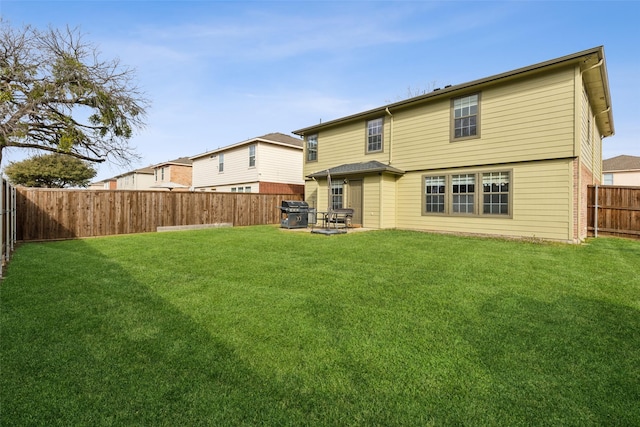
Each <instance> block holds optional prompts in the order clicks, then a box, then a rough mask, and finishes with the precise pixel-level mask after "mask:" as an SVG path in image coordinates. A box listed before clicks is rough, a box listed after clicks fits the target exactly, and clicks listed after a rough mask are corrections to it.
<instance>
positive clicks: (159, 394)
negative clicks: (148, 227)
mask: <svg viewBox="0 0 640 427" xmlns="http://www.w3.org/2000/svg"><path fill="white" fill-rule="evenodd" d="M53 259H59V264H63V265H62V266H61V267H60V268H59V269H55V270H51V269H47V268H46V265H50V264H49V263H48V262H47V263H42V262H40V260H49V261H50V260H53ZM14 261H15V262H14V263H13V264H12V265H11V270H10V271H9V272H8V275H7V277H6V279H5V281H4V282H3V283H2V285H1V286H2V288H1V292H2V294H1V296H2V298H1V301H0V303H1V308H2V310H1V315H0V319H1V323H0V330H1V339H2V349H1V351H0V354H1V359H0V363H1V366H2V375H1V378H0V389H1V391H0V396H1V412H0V419H1V420H2V421H1V422H2V424H3V425H49V426H50V425H64V426H68V425H92V426H96V425H154V426H159V425H171V426H176V425H258V424H263V423H266V424H271V425H293V424H298V425H299V424H303V423H304V421H305V417H304V414H303V413H302V411H301V409H300V408H299V406H298V405H297V403H298V402H296V401H295V398H293V399H292V396H291V395H290V394H288V395H284V394H283V393H287V392H286V391H283V390H281V389H280V387H279V386H278V385H277V384H270V383H269V382H268V381H265V379H264V378H260V377H259V376H257V375H256V374H255V373H254V372H253V371H252V369H251V368H250V367H249V366H248V365H247V364H246V363H245V362H243V361H242V360H241V359H240V358H239V357H238V356H237V355H236V354H235V353H234V350H233V349H232V348H229V347H228V346H226V345H224V344H223V343H221V342H219V341H216V340H215V339H213V338H212V336H211V335H210V334H209V333H208V332H207V331H206V330H204V329H203V328H201V327H200V326H199V325H198V324H196V323H195V322H194V321H193V320H192V319H190V318H189V317H187V316H185V315H184V314H183V313H181V312H180V311H178V310H177V309H176V308H175V307H173V306H172V305H170V304H169V303H167V302H166V301H164V300H163V299H161V298H159V297H158V296H156V295H155V294H154V293H153V292H152V291H151V290H150V289H149V288H148V287H147V286H145V284H143V283H137V282H136V281H135V280H133V279H132V278H131V276H130V275H128V274H127V273H126V272H124V271H123V270H122V269H121V268H120V267H119V266H118V265H117V264H115V263H113V262H111V261H109V260H107V259H105V258H104V257H103V256H102V255H101V254H100V253H98V252H96V251H94V250H93V249H92V248H91V247H90V246H88V245H86V244H85V243H83V242H81V241H74V242H56V243H48V244H28V245H23V246H22V247H21V248H20V251H19V253H17V254H16V257H15V259H14ZM87 266H90V268H87ZM283 402H289V403H288V404H287V405H285V404H283Z"/></svg>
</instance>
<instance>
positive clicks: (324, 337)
mask: <svg viewBox="0 0 640 427" xmlns="http://www.w3.org/2000/svg"><path fill="white" fill-rule="evenodd" d="M225 236H227V234H225ZM241 236H243V235H241ZM244 236H245V237H244V238H246V239H247V240H246V241H251V242H254V241H255V240H256V239H255V233H254V232H253V231H252V232H251V233H250V234H246V235H244ZM288 236H289V237H287V240H286V242H285V243H287V242H288V243H287V244H288V245H291V248H293V249H290V250H289V252H287V253H297V251H299V246H300V242H299V241H298V240H294V237H292V236H290V235H288ZM354 236H355V235H354ZM227 237H228V238H229V239H235V240H230V241H233V242H235V243H237V242H238V237H237V236H236V235H235V234H234V235H233V237H229V236H227ZM304 238H307V237H304ZM363 238H364V237H359V239H363ZM175 239H178V237H175ZM184 239H185V237H184V236H180V240H184ZM300 239H301V238H300ZM366 239H369V238H368V237H367V238H366ZM119 241H120V240H119V239H110V240H106V239H105V240H104V241H101V243H100V245H98V244H95V245H94V244H91V245H90V244H87V243H86V242H83V241H73V242H56V243H49V244H28V245H24V246H22V247H21V248H20V250H19V251H18V252H17V253H16V256H15V258H14V260H13V262H12V264H11V266H10V269H9V270H8V272H7V277H6V279H5V281H4V282H2V284H0V296H1V298H0V305H1V307H0V308H1V309H0V333H1V336H0V341H1V342H2V347H1V349H0V366H1V367H2V370H1V375H0V398H1V406H0V420H1V422H2V424H6V425H65V426H66V425H91V426H94V425H154V426H155V425H172V426H174V425H278V426H283V425H429V424H434V423H437V424H443V425H549V424H569V425H589V424H591V425H603V424H618V425H625V424H628V425H633V424H637V421H638V419H640V414H639V413H638V407H637V405H635V404H634V403H635V402H637V400H638V398H639V397H640V396H639V395H638V376H637V375H635V374H637V372H638V366H640V361H639V360H638V350H637V348H638V344H639V343H640V337H639V336H638V334H639V332H638V331H639V330H640V328H638V325H640V316H639V313H638V311H637V310H634V309H632V308H629V307H622V306H618V305H615V304H611V303H608V302H606V299H604V298H603V299H602V300H591V299H588V298H581V297H579V296H576V295H573V294H571V293H570V292H568V291H566V290H565V289H564V288H562V289H560V290H557V289H556V292H554V293H541V294H539V295H542V296H544V297H547V299H546V300H541V299H535V298H531V297H527V296H524V295H523V294H521V293H519V292H522V291H523V289H525V290H526V288H521V287H515V288H510V289H515V291H510V292H506V293H504V292H503V291H502V289H506V288H496V287H492V288H491V289H490V290H491V292H488V291H487V289H486V287H485V288H484V290H485V292H484V293H482V292H480V293H478V294H475V293H473V291H469V289H473V288H469V287H465V286H458V285H457V284H458V281H459V282H460V283H463V281H462V278H459V279H458V278H456V277H454V278H451V279H450V280H443V281H440V279H442V278H443V276H444V275H446V273H447V272H446V271H443V272H438V274H437V275H434V276H433V279H434V283H433V284H431V285H429V286H425V285H421V284H420V283H416V280H415V277H416V275H419V272H418V271H417V270H416V268H415V267H411V266H410V265H407V266H405V267H402V268H401V267H399V266H398V265H396V264H395V261H394V268H393V269H389V270H384V272H386V273H385V274H389V275H390V276H389V277H387V276H384V275H381V276H380V277H378V278H371V277H369V278H363V277H362V276H363V274H362V273H364V274H367V273H368V272H370V270H369V269H364V267H363V268H362V271H360V270H358V269H357V268H356V267H354V266H353V265H350V266H347V265H346V264H345V265H341V264H339V266H340V267H343V268H341V270H349V269H351V270H349V271H347V272H346V273H345V274H342V275H340V283H338V285H332V286H326V287H325V288H318V287H319V286H321V283H320V282H321V281H318V280H316V281H313V282H312V281H311V279H313V276H318V275H321V274H326V270H324V269H319V268H318V269H317V270H309V266H308V265H307V270H308V271H307V272H306V273H305V274H307V276H306V277H307V279H309V280H310V282H309V283H313V286H314V292H308V291H302V290H301V289H297V288H296V289H292V288H291V287H292V286H293V285H292V283H293V282H292V281H291V280H283V283H280V284H279V285H278V286H273V285H271V284H270V285H271V286H267V284H266V283H262V286H261V287H259V289H255V290H254V293H253V295H254V296H257V297H260V296H262V297H263V299H262V305H260V301H261V300H260V299H259V298H254V299H251V297H249V298H247V299H246V300H248V301H250V303H251V306H250V307H251V310H253V311H252V312H251V313H245V318H244V319H248V320H249V321H251V322H254V323H258V324H259V325H258V327H257V328H255V329H254V330H253V331H251V333H253V335H252V334H251V333H250V334H249V335H248V336H245V338H246V337H248V338H247V342H245V343H244V344H243V345H244V346H245V351H246V347H247V346H253V347H254V348H259V349H262V350H264V351H265V352H268V351H271V352H272V354H270V355H267V354H265V353H262V354H261V353H260V352H259V351H253V352H252V353H247V352H242V347H241V346H238V347H235V348H234V346H233V345H231V344H227V343H229V342H230V341H226V342H224V341H222V337H223V335H224V328H222V327H221V328H220V330H221V331H223V332H221V333H220V334H219V337H218V338H216V336H215V328H216V325H215V323H216V322H214V321H211V319H219V318H224V319H225V320H228V318H227V317H224V316H220V317H217V316H207V313H205V314H204V315H203V317H206V318H207V319H209V320H207V321H206V322H209V323H207V324H206V325H205V326H204V327H203V326H202V325H201V324H199V323H198V322H197V321H195V320H194V318H192V317H189V316H188V315H186V314H185V313H184V312H182V311H180V310H179V309H178V308H177V307H176V306H175V305H173V304H171V303H170V302H169V301H168V300H166V299H163V298H161V297H160V296H159V294H158V293H156V292H154V290H153V289H154V287H155V286H156V285H158V284H156V283H151V282H152V281H153V277H154V276H153V275H149V274H143V275H141V277H152V279H150V280H147V282H148V283H142V282H141V281H138V280H137V279H136V278H135V277H134V274H136V270H135V269H136V268H137V266H138V264H136V263H140V261H139V260H140V259H143V260H145V261H144V262H162V261H161V259H160V260H156V259H155V255H154V253H149V252H144V254H145V256H144V257H142V256H140V257H138V256H135V257H133V258H132V261H131V262H130V263H128V266H127V267H126V268H128V270H127V269H125V267H122V266H121V265H120V264H118V263H116V262H115V261H111V260H110V258H109V256H106V255H105V254H104V253H102V252H100V251H99V250H97V249H95V248H96V247H99V246H102V247H103V248H104V247H105V245H108V244H109V245H116V244H118V242H119ZM135 242H136V245H137V246H135V247H134V248H133V249H132V250H131V253H135V252H137V251H145V250H146V249H148V248H151V251H153V249H154V248H153V247H152V245H153V244H156V245H157V244H158V242H165V243H166V242H167V240H164V239H162V240H156V239H155V238H144V239H142V238H136V239H135ZM321 242H323V243H322V244H323V245H325V247H324V249H326V251H325V252H327V253H329V252H330V253H332V254H335V253H336V252H335V251H336V250H347V245H343V246H340V245H336V246H332V245H329V243H327V242H331V240H322V241H321ZM207 243H210V242H209V241H207ZM225 243H228V242H225V241H222V240H218V241H216V244H217V245H221V246H224V244H225ZM414 243H415V244H420V245H423V241H422V239H420V240H419V241H418V240H416V241H415V242H414ZM263 244H264V245H265V246H262V245H258V246H257V247H255V246H252V247H247V248H245V247H243V251H244V252H243V254H244V255H245V256H248V257H250V258H251V257H253V258H258V256H259V252H261V251H262V252H264V251H266V250H269V249H270V247H268V246H267V244H268V245H271V244H272V240H270V239H265V240H264V241H263ZM201 245H202V240H200V239H197V240H196V239H194V242H193V243H190V244H189V245H187V246H179V247H180V251H181V252H180V256H181V257H184V253H186V252H185V251H186V250H188V248H196V249H197V250H200V248H201V247H202V246H201ZM365 246H367V245H365ZM449 246H451V245H450V244H449ZM156 247H157V246H156ZM403 247H406V245H403ZM314 248H315V246H314ZM172 249H173V252H172V253H176V246H172ZM196 249H194V250H196ZM249 249H252V250H253V251H255V252H256V253H252V252H247V250H249ZM280 249H281V248H280ZM348 249H349V250H352V247H351V246H349V247H348ZM454 249H455V248H454ZM362 250H363V254H364V253H369V252H366V251H365V250H364V249H362ZM389 250H390V251H392V250H395V246H394V247H390V248H389ZM450 250H452V249H451V248H450ZM367 251H368V249H367ZM106 252H107V251H105V253H106ZM111 252H112V253H115V252H118V251H114V250H111ZM159 253H166V251H164V252H163V251H159ZM215 254H217V255H220V256H222V253H221V252H216V253H215ZM232 255H233V257H231V258H228V259H227V261H228V262H229V263H231V262H232V261H233V260H232V258H236V259H237V258H238V257H237V256H236V254H232ZM119 256H120V257H121V258H124V256H122V255H121V254H119ZM176 256H177V255H176ZM187 258H189V257H188V256H187ZM154 260H155V261H154ZM218 261H219V262H220V260H218ZM289 261H291V260H289ZM199 262H204V263H206V264H207V265H209V264H211V259H210V254H209V253H207V254H205V256H203V257H202V259H200V261H199ZM325 262H327V263H330V262H334V261H333V258H332V257H329V258H327V259H326V260H325ZM167 264H168V266H167V268H166V269H163V268H159V269H153V271H154V272H155V271H157V272H158V273H157V274H163V275H170V274H172V271H171V270H172V269H180V268H183V269H184V270H185V271H184V272H181V273H182V275H175V276H174V277H184V278H191V277H192V276H191V275H197V274H202V273H201V270H198V269H196V270H197V271H195V272H194V271H192V270H193V269H194V267H193V264H191V263H190V264H189V265H186V264H180V261H179V260H174V261H172V263H167ZM443 265H446V264H445V263H443ZM479 265H480V266H483V265H484V264H479ZM277 266H278V264H270V263H265V264H264V268H277ZM254 268H257V267H255V266H254ZM397 269H401V270H402V271H404V273H403V275H402V276H401V277H397V276H396V270H397ZM462 271H463V272H465V271H466V270H462ZM553 271H554V270H551V273H553ZM558 271H561V270H558ZM214 272H215V270H214V269H210V270H206V273H205V274H214ZM323 272H324V273H323ZM173 273H175V272H173ZM379 273H380V274H382V273H381V272H379ZM227 274H229V278H228V279H229V280H231V279H232V277H231V276H238V275H242V277H233V278H234V279H235V280H238V281H241V282H244V281H247V280H248V278H249V277H251V276H252V275H254V274H259V269H258V270H255V271H253V270H250V269H249V267H248V266H245V265H244V264H242V265H241V269H232V270H231V271H229V272H228V273H227ZM283 274H284V273H282V272H281V273H280V274H279V275H278V277H280V278H281V279H282V275H283ZM286 274H289V275H291V277H296V278H297V279H301V277H300V274H301V273H300V271H299V267H297V266H295V265H294V264H291V268H290V270H289V271H288V272H286ZM451 274H453V275H454V276H455V275H456V274H458V273H457V271H454V272H453V273H451ZM356 277H360V281H359V282H357V285H355V287H354V283H356V282H355V280H356ZM418 277H420V276H418ZM422 277H423V278H424V279H425V281H427V280H426V279H429V280H430V279H431V278H432V276H431V275H430V273H429V275H424V276H422ZM474 277H475V276H472V277H471V278H467V277H466V276H465V277H464V280H474ZM392 278H393V279H395V281H387V279H389V280H390V279H392ZM373 279H376V280H373ZM400 279H402V281H406V283H404V286H405V289H400V286H401V285H399V284H398V283H399V282H398V280H400ZM436 279H438V281H437V282H436V281H435V280H436ZM186 280H188V279H186ZM221 280H225V278H222V279H221ZM158 283H160V285H158V288H159V287H165V288H166V287H170V286H172V278H169V279H168V278H167V277H163V278H162V279H159V280H158ZM303 283H304V281H303ZM465 283H466V282H465ZM372 288H377V289H378V292H373V293H372ZM476 288H478V287H476ZM478 289H480V290H482V289H483V288H482V287H479V288H478ZM261 291H262V292H263V293H262V294H261V293H260V292H261ZM409 291H410V292H412V293H408V292H409ZM197 292H198V291H196V292H195V294H197ZM234 292H235V293H234V294H233V296H238V295H240V293H241V292H244V288H242V287H241V286H239V287H237V288H236V289H235V290H234ZM298 292H299V294H298ZM287 293H289V294H293V293H295V295H296V298H295V299H294V301H293V302H291V303H290V304H289V305H287V304H284V303H281V301H280V300H281V299H282V296H283V295H284V294H287ZM470 293H473V295H469V294H470ZM549 295H551V296H552V297H553V298H555V299H551V298H549ZM243 296H244V295H243ZM196 297H198V298H199V297H200V295H199V294H197V295H196ZM206 297H209V298H212V295H211V294H209V295H206ZM464 298H469V299H472V300H473V302H469V301H464V302H463V303H461V304H459V305H457V304H456V303H457V302H458V301H459V300H461V299H464ZM229 301H232V302H233V299H230V300H228V301H227V302H225V303H224V304H227V305H228V304H231V303H232V302H231V303H230V302H229ZM207 304H208V302H202V303H200V306H201V308H202V306H204V307H205V309H208V306H207ZM276 304H280V305H279V307H278V308H277V310H275V311H277V313H275V314H274V313H273V312H269V310H270V309H271V308H272V306H273V305H276ZM288 308H296V309H297V310H298V312H296V313H289V312H288V311H287V312H286V313H287V316H286V317H285V316H281V315H280V312H282V311H285V310H286V309H288ZM211 309H212V310H215V307H212V308H211ZM267 316H271V319H266V317H267ZM282 319H285V320H286V321H282ZM231 320H232V321H233V320H234V319H231ZM304 322H307V323H306V324H304ZM284 323H286V325H283V324H284ZM354 325H355V326H354ZM244 326H245V327H246V326H247V325H246V324H244ZM234 327H235V325H234ZM237 327H238V328H241V327H243V324H242V321H238V324H237ZM303 327H306V328H307V330H305V331H302V329H303ZM207 328H208V329H207ZM262 329H269V331H268V332H270V333H271V334H273V335H279V336H278V337H277V338H280V337H281V336H282V335H286V334H287V333H288V334H290V335H289V336H285V337H284V338H283V339H273V337H272V341H271V342H266V344H265V343H262V342H259V340H261V339H262V338H264V337H263V336H261V335H260V333H261V332H262ZM309 331H310V332H309ZM296 334H298V335H296ZM298 338H300V339H304V340H307V342H300V340H298ZM263 344H264V345H263ZM278 344H279V345H278ZM281 345H288V346H289V348H290V349H291V350H294V349H296V350H297V351H300V354H297V355H296V354H294V355H293V356H292V360H290V361H289V364H288V365H285V364H283V365H278V362H279V360H278V357H279V352H284V348H283V347H281ZM305 345H306V346H307V347H306V348H304V349H302V350H300V348H301V347H304V346H305ZM313 351H318V352H321V351H325V352H326V355H325V354H322V355H316V354H310V353H313ZM273 353H275V357H274V354H273ZM283 356H284V355H283ZM260 357H262V359H261V360H256V359H257V358H260ZM263 362H264V363H263ZM305 363H306V364H305ZM271 367H273V370H274V371H276V370H278V369H279V370H280V371H279V372H273V373H272V372H269V369H271ZM316 378H317V380H316Z"/></svg>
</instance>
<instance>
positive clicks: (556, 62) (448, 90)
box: [292, 46, 613, 137]
mask: <svg viewBox="0 0 640 427" xmlns="http://www.w3.org/2000/svg"><path fill="white" fill-rule="evenodd" d="M593 54H598V55H599V56H601V57H602V58H604V48H603V47H602V46H598V47H594V48H591V49H587V50H583V51H580V52H576V53H573V54H570V55H566V56H562V57H560V58H555V59H551V60H548V61H544V62H540V63H537V64H533V65H529V66H526V67H522V68H517V69H515V70H511V71H507V72H504V73H500V74H495V75H493V76H489V77H485V78H481V79H477V80H472V81H470V82H467V83H461V84H458V85H454V86H449V87H445V88H443V89H436V90H434V91H432V92H429V93H427V94H424V95H420V96H416V97H413V98H409V99H405V100H402V101H398V102H395V103H392V104H387V105H383V106H381V107H377V108H373V109H370V110H366V111H363V112H360V113H356V114H352V115H350V116H346V117H342V118H338V119H335V120H330V121H327V122H324V123H319V124H317V125H313V126H308V127H305V128H302V129H298V130H295V131H293V132H292V133H293V134H295V135H298V136H301V137H304V136H305V135H309V134H313V133H315V132H317V131H319V130H320V129H324V128H327V127H331V126H335V125H338V124H341V123H346V122H349V121H352V120H357V119H362V118H365V117H367V116H375V115H380V114H385V113H387V110H391V109H397V108H401V107H406V106H409V105H411V104H418V103H422V102H426V101H428V100H430V99H431V98H436V97H442V96H443V95H449V96H451V94H453V93H455V92H463V91H468V90H470V89H472V88H474V87H477V86H481V85H486V84H488V83H492V82H495V81H497V80H505V79H509V78H514V77H518V76H521V75H523V74H529V73H533V72H537V71H539V70H541V69H545V68H552V67H558V66H563V65H566V64H569V63H571V62H574V63H576V62H577V61H579V60H580V58H583V57H586V56H589V55H593ZM600 68H602V69H603V70H604V74H603V80H604V85H605V87H606V90H605V92H606V94H607V96H609V95H608V93H609V90H608V81H607V77H606V66H603V67H600ZM608 105H609V106H610V105H611V102H610V96H609V98H608ZM610 123H611V126H613V116H612V115H611V119H610ZM612 129H613V127H612ZM607 136H608V135H607Z"/></svg>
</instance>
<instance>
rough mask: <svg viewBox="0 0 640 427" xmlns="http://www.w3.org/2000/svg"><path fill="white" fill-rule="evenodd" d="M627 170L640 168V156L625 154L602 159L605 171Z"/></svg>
mask: <svg viewBox="0 0 640 427" xmlns="http://www.w3.org/2000/svg"><path fill="white" fill-rule="evenodd" d="M626 170H640V157H637V156H625V155H623V156H617V157H612V158H610V159H605V160H603V161H602V171H603V172H611V171H626Z"/></svg>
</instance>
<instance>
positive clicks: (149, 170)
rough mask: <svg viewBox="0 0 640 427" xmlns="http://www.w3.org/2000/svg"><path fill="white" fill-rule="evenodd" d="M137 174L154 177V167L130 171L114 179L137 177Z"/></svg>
mask: <svg viewBox="0 0 640 427" xmlns="http://www.w3.org/2000/svg"><path fill="white" fill-rule="evenodd" d="M135 174H143V175H153V174H154V171H153V168H152V167H150V166H149V167H146V168H140V169H136V170H133V171H128V172H125V173H121V174H120V175H116V176H115V177H114V178H113V179H117V178H122V177H123V176H127V175H135Z"/></svg>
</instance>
